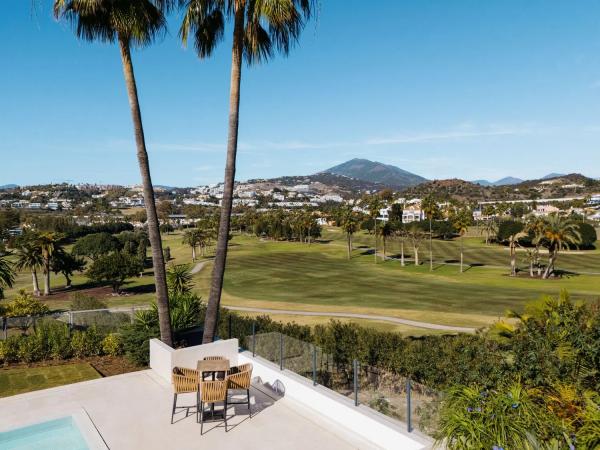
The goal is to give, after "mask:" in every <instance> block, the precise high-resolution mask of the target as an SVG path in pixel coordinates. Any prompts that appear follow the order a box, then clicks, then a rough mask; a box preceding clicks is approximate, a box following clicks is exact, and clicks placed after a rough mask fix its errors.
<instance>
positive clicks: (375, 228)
mask: <svg viewBox="0 0 600 450" xmlns="http://www.w3.org/2000/svg"><path fill="white" fill-rule="evenodd" d="M373 229H374V230H375V233H373V234H374V235H375V251H374V252H373V254H374V255H375V264H377V216H375V226H374V228H373Z"/></svg>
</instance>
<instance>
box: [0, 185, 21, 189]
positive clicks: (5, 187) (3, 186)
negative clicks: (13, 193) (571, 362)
mask: <svg viewBox="0 0 600 450" xmlns="http://www.w3.org/2000/svg"><path fill="white" fill-rule="evenodd" d="M17 187H19V186H17V185H16V184H3V185H1V186H0V191H2V190H4V189H14V188H17Z"/></svg>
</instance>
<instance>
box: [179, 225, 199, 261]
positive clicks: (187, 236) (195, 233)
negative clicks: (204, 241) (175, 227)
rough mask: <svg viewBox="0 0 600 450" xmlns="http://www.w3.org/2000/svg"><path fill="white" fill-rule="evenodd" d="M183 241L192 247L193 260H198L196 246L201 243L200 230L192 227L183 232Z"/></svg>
mask: <svg viewBox="0 0 600 450" xmlns="http://www.w3.org/2000/svg"><path fill="white" fill-rule="evenodd" d="M182 242H183V243H184V244H187V245H189V246H190V247H191V248H192V261H196V247H197V246H198V244H199V243H200V230H198V229H197V228H192V229H190V230H186V231H185V233H183V239H182Z"/></svg>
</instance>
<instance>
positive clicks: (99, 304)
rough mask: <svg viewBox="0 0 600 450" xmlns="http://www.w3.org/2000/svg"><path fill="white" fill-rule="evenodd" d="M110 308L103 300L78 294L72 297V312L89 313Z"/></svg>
mask: <svg viewBox="0 0 600 450" xmlns="http://www.w3.org/2000/svg"><path fill="white" fill-rule="evenodd" d="M107 308H108V306H107V304H106V303H105V302H103V301H102V300H100V299H98V298H96V297H93V296H91V295H85V294H82V293H79V292H78V293H76V294H73V295H71V310H72V311H89V310H93V309H107Z"/></svg>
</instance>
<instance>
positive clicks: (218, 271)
mask: <svg viewBox="0 0 600 450" xmlns="http://www.w3.org/2000/svg"><path fill="white" fill-rule="evenodd" d="M312 3H313V1H312V0H272V1H268V2H264V1H260V0H189V1H188V4H187V8H186V11H185V14H184V19H183V23H182V25H181V30H180V35H181V38H182V40H183V42H187V40H188V36H190V34H191V35H192V36H193V40H194V46H195V48H196V53H197V54H198V56H199V57H200V58H206V57H208V56H210V54H211V53H212V51H213V50H214V48H215V47H216V45H217V43H218V42H219V41H220V40H222V38H223V34H224V28H225V20H224V18H225V15H226V14H228V13H230V14H228V15H229V16H230V17H231V16H232V17H233V27H232V30H233V45H232V52H231V84H230V94H229V129H228V139H227V160H226V163H225V178H224V188H223V200H222V204H221V220H220V222H219V233H218V238H217V248H216V255H215V262H214V266H213V273H212V279H211V285H210V295H209V298H208V305H207V311H206V320H205V324H204V336H203V338H202V341H203V342H205V343H206V342H212V341H213V340H214V338H215V335H216V331H217V322H218V313H219V305H220V301H221V291H222V289H223V276H224V274H225V262H226V259H227V243H228V240H229V229H230V220H231V209H232V201H233V187H234V180H235V163H236V155H237V146H238V127H239V111H240V82H241V78H242V58H243V57H245V59H246V62H247V63H248V64H249V65H251V64H253V63H256V62H265V61H267V60H268V59H269V58H271V57H272V56H273V55H274V53H275V51H276V50H279V51H280V52H281V53H283V54H284V55H285V54H288V53H289V51H290V48H291V47H292V45H293V44H295V43H296V41H297V40H298V37H299V36H300V32H301V31H302V28H303V26H304V24H305V20H306V19H308V18H309V17H310V15H311V9H312V8H311V7H312Z"/></svg>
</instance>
